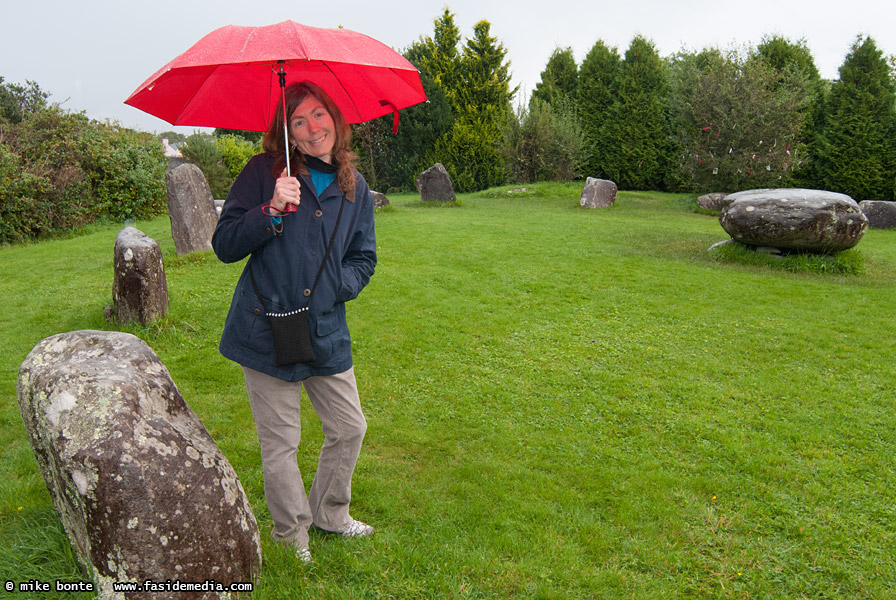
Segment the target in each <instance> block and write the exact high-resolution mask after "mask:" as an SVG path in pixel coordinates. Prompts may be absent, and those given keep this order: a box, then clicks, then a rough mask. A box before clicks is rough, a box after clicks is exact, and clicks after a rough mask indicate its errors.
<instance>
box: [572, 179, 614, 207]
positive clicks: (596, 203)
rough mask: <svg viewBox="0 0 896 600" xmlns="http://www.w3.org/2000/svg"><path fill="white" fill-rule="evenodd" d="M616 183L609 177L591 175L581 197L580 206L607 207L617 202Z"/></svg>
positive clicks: (586, 181)
mask: <svg viewBox="0 0 896 600" xmlns="http://www.w3.org/2000/svg"><path fill="white" fill-rule="evenodd" d="M616 191H617V188H616V184H615V183H613V182H612V181H610V180H608V179H595V178H594V177H589V178H588V179H586V180H585V187H584V188H583V189H582V195H581V196H580V197H579V206H583V207H585V208H606V207H608V206H613V204H615V202H616Z"/></svg>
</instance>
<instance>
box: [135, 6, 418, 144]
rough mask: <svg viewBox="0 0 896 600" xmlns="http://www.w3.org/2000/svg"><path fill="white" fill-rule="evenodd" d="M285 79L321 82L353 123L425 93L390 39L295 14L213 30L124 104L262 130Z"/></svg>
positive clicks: (175, 118) (169, 116) (189, 121)
mask: <svg viewBox="0 0 896 600" xmlns="http://www.w3.org/2000/svg"><path fill="white" fill-rule="evenodd" d="M281 70H282V71H284V72H285V80H286V81H285V83H286V84H287V85H288V84H289V83H293V82H296V81H311V82H313V83H316V84H317V85H319V86H320V87H321V88H322V89H323V90H324V91H325V92H326V93H327V94H328V95H329V96H330V97H331V98H332V99H333V101H334V102H336V104H337V105H338V106H339V108H340V109H341V110H342V112H343V114H344V115H345V118H346V120H347V121H348V122H349V123H361V122H363V121H369V120H371V119H375V118H377V117H381V116H383V115H386V114H388V113H390V112H391V113H394V114H395V127H397V126H398V111H399V110H400V109H402V108H406V107H408V106H413V105H414V104H418V103H420V102H424V101H425V100H426V95H425V93H424V92H423V85H422V84H421V83H420V74H419V73H418V72H417V69H416V68H414V66H413V65H412V64H411V63H410V62H408V60H407V59H405V58H404V57H403V56H401V55H400V54H399V53H397V52H396V51H394V50H392V49H391V48H389V47H388V46H386V45H385V44H382V43H381V42H378V41H377V40H375V39H373V38H371V37H368V36H366V35H363V34H360V33H357V32H354V31H350V30H348V29H321V28H319V27H309V26H307V25H302V24H300V23H296V22H294V21H283V22H282V23H277V24H276V25H267V26H264V27H241V26H237V25H228V26H226V27H221V28H220V29H216V30H215V31H212V32H211V33H209V34H208V35H206V36H205V37H204V38H202V39H201V40H199V41H198V42H197V43H196V44H194V45H193V46H192V47H190V48H189V49H188V50H187V51H186V52H184V53H183V54H181V55H180V56H178V57H177V58H175V59H174V60H172V61H171V62H169V63H168V64H167V65H165V66H164V67H162V68H161V69H159V70H158V71H157V72H156V73H155V74H153V76H152V77H150V78H149V79H147V80H146V81H145V82H143V84H142V85H141V86H140V87H138V88H137V89H136V91H134V93H132V94H131V95H130V96H129V97H128V99H127V100H125V104H129V105H131V106H133V107H136V108H139V109H140V110H142V111H145V112H148V113H149V114H151V115H154V116H157V117H159V118H161V119H164V120H165V121H168V122H169V123H171V124H172V125H193V126H197V127H220V128H222V129H241V130H250V131H265V130H267V128H268V125H269V124H270V122H271V118H272V116H273V111H274V109H275V108H276V106H277V100H278V99H279V97H280V94H281V87H280V86H281V82H280V80H279V78H278V73H279V72H280V71H281Z"/></svg>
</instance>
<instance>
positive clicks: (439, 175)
mask: <svg viewBox="0 0 896 600" xmlns="http://www.w3.org/2000/svg"><path fill="white" fill-rule="evenodd" d="M417 191H418V192H420V199H421V200H423V201H424V202H429V201H437V202H454V201H455V200H457V197H456V196H455V195H454V185H453V184H452V183H451V177H450V176H449V175H448V170H447V169H445V167H444V166H443V165H442V163H436V164H434V165H433V166H431V167H430V168H428V169H426V170H425V171H423V172H422V173H420V175H418V176H417Z"/></svg>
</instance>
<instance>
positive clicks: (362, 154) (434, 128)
mask: <svg viewBox="0 0 896 600" xmlns="http://www.w3.org/2000/svg"><path fill="white" fill-rule="evenodd" d="M426 51H427V50H426V49H425V48H424V44H423V42H418V43H415V44H413V45H411V47H410V48H408V49H407V50H406V51H405V52H404V56H405V58H407V59H408V60H409V61H411V63H413V64H414V66H416V67H417V68H418V69H420V80H421V82H422V83H423V90H424V92H425V93H426V99H427V102H426V103H424V104H418V105H417V106H412V107H410V108H406V109H404V110H402V111H401V115H400V121H399V126H398V133H397V134H393V133H392V124H393V116H392V115H391V114H390V115H386V116H384V117H381V118H379V119H376V120H374V121H370V122H367V123H361V124H359V125H355V126H354V142H355V151H356V152H357V153H358V156H359V159H360V160H359V169H360V170H361V172H362V173H363V174H364V177H365V178H366V179H367V182H368V184H369V185H370V187H371V189H374V190H379V191H382V192H393V191H409V190H413V189H414V184H415V181H416V178H417V175H418V174H419V173H420V172H421V171H422V170H424V169H427V168H429V167H431V166H432V164H433V162H434V159H435V155H434V152H433V149H434V148H435V146H436V144H437V142H438V141H439V140H440V139H441V138H442V137H444V136H445V135H446V134H447V132H448V131H450V130H451V128H452V126H453V124H454V114H453V112H452V109H451V104H450V103H449V102H448V98H447V97H446V95H445V93H444V91H443V90H442V88H441V87H440V86H439V85H437V84H436V83H435V81H434V80H433V79H432V77H430V76H429V74H428V72H427V71H426V70H424V69H422V68H421V64H422V61H421V56H422V55H423V53H424V52H426Z"/></svg>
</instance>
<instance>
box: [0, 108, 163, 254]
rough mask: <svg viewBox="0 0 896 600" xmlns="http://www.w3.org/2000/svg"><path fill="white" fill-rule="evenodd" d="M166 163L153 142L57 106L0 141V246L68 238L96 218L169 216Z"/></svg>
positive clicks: (11, 127)
mask: <svg viewBox="0 0 896 600" xmlns="http://www.w3.org/2000/svg"><path fill="white" fill-rule="evenodd" d="M166 165H167V163H166V161H165V158H164V156H163V154H162V149H161V146H160V145H159V144H158V142H157V141H156V140H155V139H154V138H153V137H152V136H151V135H150V134H146V133H138V132H134V131H131V130H128V129H124V128H121V127H118V126H116V125H109V124H103V123H98V122H96V121H92V120H90V119H88V118H87V117H86V116H85V115H83V114H80V113H69V112H65V111H63V110H61V109H60V108H59V107H57V106H54V107H50V108H47V109H44V110H40V111H37V112H35V113H33V114H29V115H26V116H25V118H24V119H23V120H22V121H21V122H20V123H18V124H14V125H8V126H7V127H6V128H4V130H3V138H2V140H0V243H11V242H21V241H24V240H28V239H35V238H39V237H43V236H47V235H53V234H58V233H64V232H70V231H72V230H74V229H77V228H79V227H81V226H83V225H85V224H87V223H89V222H91V221H94V220H96V219H98V218H111V219H122V218H125V217H141V218H147V217H152V216H155V215H159V214H163V213H164V212H165V211H166V209H167V202H166V192H165V168H166Z"/></svg>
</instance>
